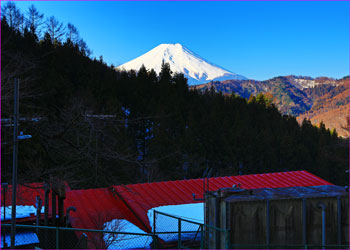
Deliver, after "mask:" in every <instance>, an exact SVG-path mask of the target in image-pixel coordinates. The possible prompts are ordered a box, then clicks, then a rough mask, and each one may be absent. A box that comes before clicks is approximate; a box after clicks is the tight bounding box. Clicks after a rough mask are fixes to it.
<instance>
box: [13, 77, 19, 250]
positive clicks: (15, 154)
mask: <svg viewBox="0 0 350 250" xmlns="http://www.w3.org/2000/svg"><path fill="white" fill-rule="evenodd" d="M18 99H19V80H18V78H15V93H14V111H13V121H14V126H13V165H12V215H11V248H15V236H16V190H17V158H18V110H19V104H18V103H19V102H18Z"/></svg>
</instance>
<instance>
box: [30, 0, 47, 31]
mask: <svg viewBox="0 0 350 250" xmlns="http://www.w3.org/2000/svg"><path fill="white" fill-rule="evenodd" d="M27 15H28V18H27V20H26V22H27V26H28V27H29V29H30V32H31V33H32V34H36V35H37V36H38V37H40V33H41V30H40V26H41V25H43V23H44V22H43V18H44V14H41V13H40V12H39V11H38V10H37V8H36V7H35V6H34V5H33V4H32V5H31V6H30V7H29V9H28V12H27Z"/></svg>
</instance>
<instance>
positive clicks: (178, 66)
mask: <svg viewBox="0 0 350 250" xmlns="http://www.w3.org/2000/svg"><path fill="white" fill-rule="evenodd" d="M163 61H164V62H165V63H169V65H170V69H171V71H173V72H178V73H183V74H184V75H185V77H186V78H187V79H188V84H189V85H196V84H203V83H206V82H209V81H224V80H231V79H237V80H246V79H247V78H246V77H244V76H242V75H237V74H235V73H233V72H230V71H228V70H226V69H224V68H221V67H219V66H217V65H215V64H213V63H211V62H208V61H207V60H205V59H204V58H202V57H200V56H199V55H197V54H195V53H194V52H192V51H191V50H189V49H188V48H186V47H184V46H182V45H181V44H179V43H176V44H160V45H158V46H157V47H155V48H153V49H152V50H150V51H149V52H147V53H145V54H143V55H141V56H139V57H137V58H135V59H134V60H131V61H129V62H127V63H125V64H122V65H120V66H118V67H117V69H120V70H123V69H124V70H136V71H137V70H139V69H140V67H141V66H142V64H143V65H144V66H145V67H146V69H154V70H155V72H157V74H158V73H159V72H160V70H161V67H162V62H163Z"/></svg>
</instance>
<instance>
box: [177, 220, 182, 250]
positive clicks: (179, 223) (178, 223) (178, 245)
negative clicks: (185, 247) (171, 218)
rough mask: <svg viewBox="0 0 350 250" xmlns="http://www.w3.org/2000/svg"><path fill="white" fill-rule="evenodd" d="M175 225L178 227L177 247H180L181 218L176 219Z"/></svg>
mask: <svg viewBox="0 0 350 250" xmlns="http://www.w3.org/2000/svg"><path fill="white" fill-rule="evenodd" d="M177 227H178V239H177V248H178V249H181V219H180V218H179V219H177Z"/></svg>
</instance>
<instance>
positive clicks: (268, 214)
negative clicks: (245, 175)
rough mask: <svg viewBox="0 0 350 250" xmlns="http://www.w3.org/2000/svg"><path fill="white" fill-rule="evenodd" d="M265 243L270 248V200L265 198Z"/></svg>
mask: <svg viewBox="0 0 350 250" xmlns="http://www.w3.org/2000/svg"><path fill="white" fill-rule="evenodd" d="M266 245H267V248H270V200H266Z"/></svg>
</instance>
